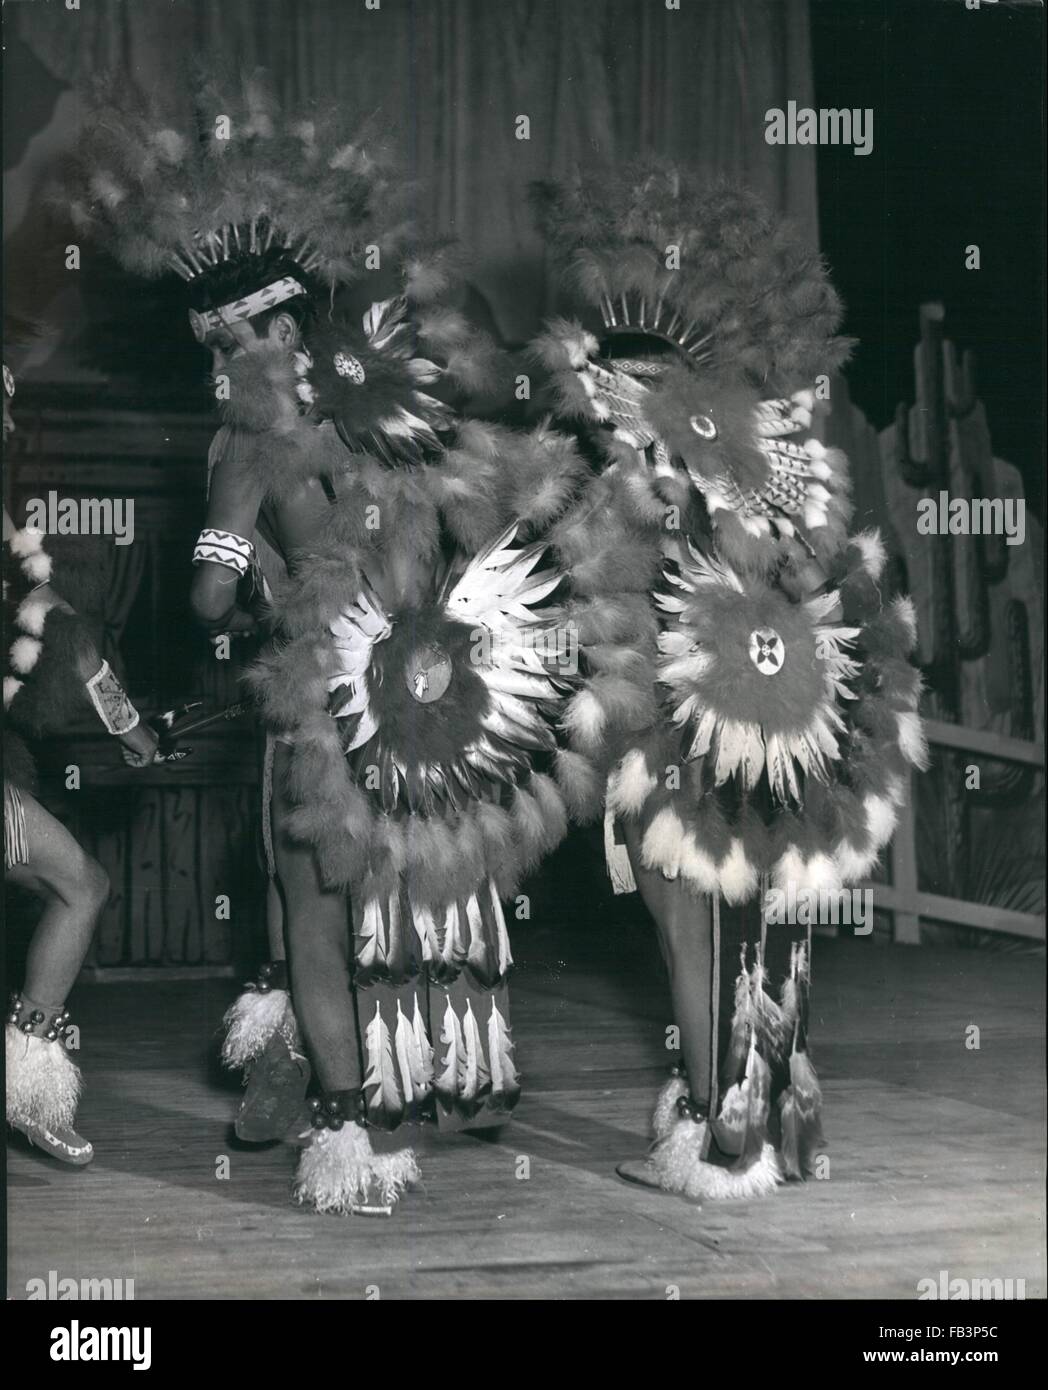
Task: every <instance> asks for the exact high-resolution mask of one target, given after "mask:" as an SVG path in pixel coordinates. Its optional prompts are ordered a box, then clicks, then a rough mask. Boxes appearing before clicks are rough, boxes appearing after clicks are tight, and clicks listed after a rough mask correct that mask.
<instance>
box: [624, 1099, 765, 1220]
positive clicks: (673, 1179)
mask: <svg viewBox="0 0 1048 1390" xmlns="http://www.w3.org/2000/svg"><path fill="white" fill-rule="evenodd" d="M705 1135H706V1126H705V1124H696V1123H695V1121H694V1120H688V1119H678V1121H677V1123H676V1124H675V1125H674V1126H673V1128H672V1129H671V1130H670V1132H669V1134H668V1135H667V1136H666V1138H665V1139H663V1140H661V1141H660V1142H659V1143H658V1144H657V1145H656V1146H655V1149H654V1150H653V1151H652V1154H651V1158H650V1159H649V1163H650V1165H651V1169H652V1173H653V1175H654V1176H655V1177H656V1178H657V1180H658V1183H659V1186H660V1187H662V1188H664V1189H665V1190H666V1191H667V1192H678V1193H680V1195H681V1196H682V1197H689V1198H690V1199H691V1200H692V1201H693V1202H702V1201H711V1202H726V1201H732V1200H747V1199H749V1198H752V1197H764V1196H767V1195H768V1193H770V1192H773V1191H774V1190H775V1188H776V1187H777V1186H778V1185H779V1183H781V1182H782V1181H783V1174H782V1168H781V1167H780V1165H779V1157H778V1154H776V1152H775V1150H774V1149H773V1148H772V1146H771V1144H765V1145H764V1147H763V1149H762V1151H761V1156H760V1158H759V1159H758V1160H757V1162H756V1163H753V1164H751V1165H750V1167H749V1168H746V1169H744V1170H743V1171H742V1172H739V1171H737V1170H736V1169H734V1168H719V1167H717V1165H716V1164H713V1163H705V1162H704V1161H703V1159H702V1158H701V1154H702V1144H703V1140H704V1138H705Z"/></svg>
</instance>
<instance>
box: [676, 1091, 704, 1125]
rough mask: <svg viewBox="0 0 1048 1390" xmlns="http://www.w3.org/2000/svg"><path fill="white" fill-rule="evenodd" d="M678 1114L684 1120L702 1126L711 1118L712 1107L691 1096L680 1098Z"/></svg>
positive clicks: (678, 1100) (678, 1098)
mask: <svg viewBox="0 0 1048 1390" xmlns="http://www.w3.org/2000/svg"><path fill="white" fill-rule="evenodd" d="M677 1114H678V1115H679V1116H680V1117H681V1119H682V1120H693V1121H694V1122H695V1124H702V1123H703V1122H704V1121H706V1120H708V1119H709V1118H710V1107H709V1105H708V1103H707V1102H706V1101H703V1100H695V1099H693V1097H691V1096H678V1097H677Z"/></svg>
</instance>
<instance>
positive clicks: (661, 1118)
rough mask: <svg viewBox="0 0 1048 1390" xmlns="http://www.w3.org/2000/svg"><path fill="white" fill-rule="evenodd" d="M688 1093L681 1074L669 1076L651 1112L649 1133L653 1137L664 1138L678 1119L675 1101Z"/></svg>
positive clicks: (686, 1084)
mask: <svg viewBox="0 0 1048 1390" xmlns="http://www.w3.org/2000/svg"><path fill="white" fill-rule="evenodd" d="M687 1094H688V1083H687V1082H686V1081H685V1080H684V1077H683V1076H671V1077H670V1079H669V1080H668V1081H667V1082H666V1084H665V1086H663V1088H662V1090H661V1091H660V1092H659V1098H658V1100H657V1101H656V1102H655V1109H654V1110H653V1111H652V1114H651V1133H652V1137H653V1138H654V1139H665V1138H666V1135H667V1134H669V1132H670V1130H671V1129H672V1128H673V1126H674V1125H675V1124H676V1123H677V1121H678V1120H679V1119H680V1116H679V1115H678V1114H677V1101H678V1100H680V1098H681V1096H686V1095H687Z"/></svg>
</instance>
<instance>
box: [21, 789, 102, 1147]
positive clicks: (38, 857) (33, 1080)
mask: <svg viewBox="0 0 1048 1390" xmlns="http://www.w3.org/2000/svg"><path fill="white" fill-rule="evenodd" d="M20 799H21V802H22V809H23V812H24V815H25V830H26V843H27V845H28V849H29V860H28V862H27V863H25V864H18V865H15V866H14V867H12V868H11V869H10V870H9V871H8V878H9V880H10V882H12V883H16V884H18V885H19V886H20V887H22V888H27V889H29V890H30V891H31V892H33V893H35V894H36V895H37V896H38V897H40V898H41V899H42V900H43V904H44V910H43V914H42V916H41V918H40V921H39V923H38V924H37V926H36V929H35V930H34V932H33V937H32V940H31V941H30V944H29V952H28V956H27V959H26V975H25V986H24V988H23V990H22V991H21V993H20V994H19V995H16V996H15V999H14V1000H13V1002H12V1013H11V1015H10V1016H9V1020H8V1023H7V1025H6V1033H7V1040H6V1056H7V1087H6V1091H7V1096H6V1102H7V1105H6V1108H7V1120H8V1123H9V1124H10V1125H12V1126H13V1127H14V1128H15V1129H18V1130H20V1131H21V1132H22V1133H23V1134H24V1135H26V1137H27V1138H28V1139H29V1140H30V1142H31V1143H32V1144H34V1145H35V1146H36V1147H37V1148H40V1149H43V1150H44V1152H46V1153H49V1154H50V1155H51V1156H52V1157H53V1158H57V1159H60V1160H61V1161H62V1162H63V1163H72V1164H77V1165H80V1164H85V1163H90V1161H91V1159H92V1157H93V1156H94V1150H93V1149H92V1147H91V1145H90V1144H89V1143H88V1141H87V1140H86V1139H83V1138H82V1137H81V1136H80V1135H79V1134H77V1133H76V1131H75V1129H74V1128H73V1124H74V1121H75V1118H76V1104H77V1097H78V1094H79V1090H80V1074H79V1070H78V1068H77V1067H76V1065H75V1063H74V1062H73V1059H72V1058H71V1057H70V1056H69V1054H68V1052H67V1050H66V1040H65V1032H64V1028H65V1024H66V1020H67V1018H68V1015H67V1014H66V1013H65V1012H64V1008H65V999H66V995H67V994H68V993H69V991H70V989H72V987H73V984H74V982H75V980H76V977H77V974H78V973H79V970H80V967H81V965H82V964H83V961H84V956H85V955H86V954H87V950H88V947H89V946H90V945H91V937H92V935H93V934H94V930H95V923H96V922H97V920H98V914H99V913H100V912H101V911H102V908H103V907H104V906H105V901H106V898H107V897H108V896H109V879H108V878H107V877H106V873H105V870H104V869H103V868H102V866H101V864H99V863H97V861H96V860H94V859H92V858H91V856H90V855H89V854H85V852H84V851H83V850H82V849H81V848H80V846H79V845H78V844H77V842H76V841H75V840H74V839H73V837H72V835H70V833H69V831H68V830H66V829H65V827H64V826H63V825H61V824H60V823H59V822H58V821H57V820H56V819H55V818H54V816H52V815H51V813H50V811H47V810H45V809H44V807H43V806H41V805H40V803H39V802H38V801H37V800H36V798H35V797H33V796H30V795H29V794H28V793H27V792H21V793H20Z"/></svg>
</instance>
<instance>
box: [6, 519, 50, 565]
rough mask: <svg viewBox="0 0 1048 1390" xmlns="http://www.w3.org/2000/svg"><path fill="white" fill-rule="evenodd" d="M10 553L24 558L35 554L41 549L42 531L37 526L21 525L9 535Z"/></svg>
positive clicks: (42, 543) (42, 541) (42, 542)
mask: <svg viewBox="0 0 1048 1390" xmlns="http://www.w3.org/2000/svg"><path fill="white" fill-rule="evenodd" d="M10 545H11V554H12V555H17V556H18V557H19V559H22V560H24V559H25V558H26V556H28V555H36V554H37V553H38V552H39V551H40V550H42V549H43V545H44V533H43V531H41V530H40V528H39V527H38V526H23V527H22V529H21V530H20V531H16V532H15V533H14V535H13V536H12V537H11V541H10Z"/></svg>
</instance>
